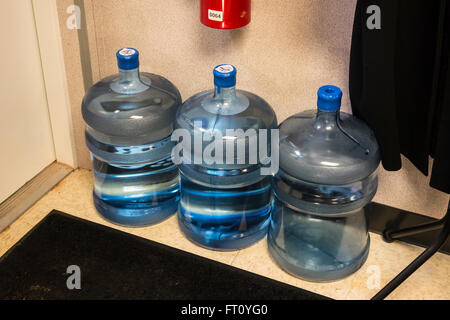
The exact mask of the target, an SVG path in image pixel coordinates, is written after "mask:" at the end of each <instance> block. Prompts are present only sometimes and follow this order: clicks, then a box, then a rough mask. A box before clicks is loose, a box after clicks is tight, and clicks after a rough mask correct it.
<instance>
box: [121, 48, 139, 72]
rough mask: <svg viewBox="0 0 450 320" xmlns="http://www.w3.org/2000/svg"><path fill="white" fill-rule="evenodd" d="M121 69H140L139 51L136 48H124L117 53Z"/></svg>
mask: <svg viewBox="0 0 450 320" xmlns="http://www.w3.org/2000/svg"><path fill="white" fill-rule="evenodd" d="M116 56H117V64H118V65H119V69H122V70H133V69H136V68H138V67H139V51H137V50H136V49H134V48H123V49H120V50H119V51H117V53H116Z"/></svg>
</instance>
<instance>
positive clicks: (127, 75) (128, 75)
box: [119, 68, 141, 83]
mask: <svg viewBox="0 0 450 320" xmlns="http://www.w3.org/2000/svg"><path fill="white" fill-rule="evenodd" d="M134 81H138V82H140V81H141V78H140V76H139V68H136V69H132V70H124V69H119V82H121V83H125V82H134Z"/></svg>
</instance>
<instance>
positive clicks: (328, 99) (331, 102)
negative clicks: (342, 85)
mask: <svg viewBox="0 0 450 320" xmlns="http://www.w3.org/2000/svg"><path fill="white" fill-rule="evenodd" d="M318 96H319V100H318V102H317V106H318V107H319V109H320V110H324V111H338V110H339V109H340V108H341V102H342V91H341V89H339V88H338V87H335V86H324V87H322V88H320V89H319V92H318Z"/></svg>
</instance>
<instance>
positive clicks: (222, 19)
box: [200, 0, 251, 29]
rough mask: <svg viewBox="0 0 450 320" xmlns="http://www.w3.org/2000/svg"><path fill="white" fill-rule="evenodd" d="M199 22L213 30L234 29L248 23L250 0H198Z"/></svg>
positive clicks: (249, 18)
mask: <svg viewBox="0 0 450 320" xmlns="http://www.w3.org/2000/svg"><path fill="white" fill-rule="evenodd" d="M200 1H201V3H200V10H201V14H200V20H201V22H202V23H203V24H204V25H206V26H208V27H211V28H215V29H236V28H241V27H244V26H246V25H248V24H249V23H250V20H251V0H200Z"/></svg>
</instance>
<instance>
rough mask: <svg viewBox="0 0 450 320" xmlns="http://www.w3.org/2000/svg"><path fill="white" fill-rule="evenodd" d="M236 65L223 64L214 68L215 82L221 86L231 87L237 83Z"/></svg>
mask: <svg viewBox="0 0 450 320" xmlns="http://www.w3.org/2000/svg"><path fill="white" fill-rule="evenodd" d="M236 74H237V70H236V67H234V66H232V65H231V64H221V65H220V66H217V67H215V68H214V84H215V85H216V86H217V87H219V88H231V87H234V86H235V85H236Z"/></svg>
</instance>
